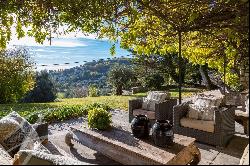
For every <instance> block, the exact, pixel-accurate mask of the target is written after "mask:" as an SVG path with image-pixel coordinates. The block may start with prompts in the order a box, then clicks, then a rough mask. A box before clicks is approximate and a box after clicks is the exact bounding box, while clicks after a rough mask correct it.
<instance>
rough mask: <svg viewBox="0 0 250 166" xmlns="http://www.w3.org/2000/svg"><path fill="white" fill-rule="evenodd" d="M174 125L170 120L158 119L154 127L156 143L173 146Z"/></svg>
mask: <svg viewBox="0 0 250 166" xmlns="http://www.w3.org/2000/svg"><path fill="white" fill-rule="evenodd" d="M172 127H173V126H172V125H171V124H170V122H169V121H168V120H156V122H155V124H154V125H153V127H152V137H153V140H154V143H155V144H156V145H157V146H160V147H166V146H171V145H172V144H173V140H174V132H173V130H172Z"/></svg>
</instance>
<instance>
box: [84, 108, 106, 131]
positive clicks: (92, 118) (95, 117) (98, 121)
mask: <svg viewBox="0 0 250 166" xmlns="http://www.w3.org/2000/svg"><path fill="white" fill-rule="evenodd" d="M110 123H111V114H110V113H109V112H108V111H106V110H105V109H103V108H94V109H92V110H89V112H88V126H89V127H90V128H96V129H99V130H105V129H107V128H108V127H110Z"/></svg>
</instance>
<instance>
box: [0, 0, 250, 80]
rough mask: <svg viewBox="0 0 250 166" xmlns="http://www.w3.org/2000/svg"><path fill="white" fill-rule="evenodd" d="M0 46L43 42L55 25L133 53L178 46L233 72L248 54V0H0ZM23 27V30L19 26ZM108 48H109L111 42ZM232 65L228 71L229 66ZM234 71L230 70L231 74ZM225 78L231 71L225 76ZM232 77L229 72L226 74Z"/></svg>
mask: <svg viewBox="0 0 250 166" xmlns="http://www.w3.org/2000/svg"><path fill="white" fill-rule="evenodd" d="M0 3H1V4H0V6H1V8H0V10H1V11H0V13H1V14H0V29H1V30H0V48H4V47H5V46H6V42H7V41H8V40H10V38H11V26H12V25H15V27H16V31H17V36H18V37H23V36H24V35H29V36H34V37H35V39H36V41H38V42H43V41H44V40H45V39H46V37H49V36H50V33H51V32H56V31H57V32H58V29H59V25H66V26H67V30H66V31H65V33H67V32H68V31H77V30H80V31H82V32H84V33H97V35H98V36H99V37H100V38H102V37H108V38H109V39H110V40H111V41H114V42H116V41H117V40H120V42H121V46H122V47H123V48H126V49H133V50H134V51H135V52H136V53H137V54H146V55H150V54H153V53H154V54H155V53H160V54H164V55H165V54H166V53H169V52H178V35H179V34H182V43H181V44H182V52H183V54H182V55H183V56H184V57H186V58H187V59H189V60H190V61H191V62H193V63H198V64H205V63H207V64H208V65H209V67H213V68H216V69H218V70H219V71H220V72H221V71H222V67H223V64H224V61H225V58H224V57H226V59H227V60H226V62H227V66H226V67H227V69H226V70H227V73H234V72H236V71H234V70H235V69H237V66H238V65H239V63H240V62H242V60H245V59H246V58H248V46H249V41H248V33H249V14H248V13H249V1H248V0H179V1H176V0H158V1H155V0H74V1H70V0H47V1H44V0H31V1H23V0H21V1H20V0H18V1H17V0H11V1H1V2H0ZM23 27H26V29H27V33H26V32H25V31H24V30H23ZM112 50H113V51H112V52H114V49H113V47H112ZM232 70H233V72H232ZM232 77H233V76H232ZM228 78H230V77H228ZM230 79H231V78H230Z"/></svg>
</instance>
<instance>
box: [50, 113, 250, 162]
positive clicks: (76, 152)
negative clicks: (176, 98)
mask: <svg viewBox="0 0 250 166" xmlns="http://www.w3.org/2000/svg"><path fill="white" fill-rule="evenodd" d="M112 115H113V116H112V120H113V124H119V126H121V127H122V128H124V129H128V128H129V127H130V125H129V123H128V112H126V111H120V110H114V111H112ZM79 125H86V119H85V118H78V119H72V120H69V121H65V122H62V123H54V124H51V125H50V126H49V140H50V141H51V142H53V143H54V144H55V145H57V146H58V147H60V148H62V149H63V150H64V151H66V152H67V153H69V154H70V155H71V156H72V157H73V158H76V159H78V160H81V161H84V162H89V163H92V164H101V165H113V164H119V163H117V162H115V161H113V160H111V159H109V158H107V157H106V156H103V155H102V154H100V153H98V152H96V151H94V150H92V149H89V148H88V147H86V146H83V145H80V144H75V146H74V148H73V149H70V148H69V147H68V146H67V145H66V144H65V142H64V136H65V134H66V133H67V131H69V127H70V126H79ZM235 127H236V134H235V135H234V137H233V138H232V140H231V141H230V143H229V144H228V146H227V147H226V148H224V149H220V148H216V147H214V146H210V145H206V144H202V143H199V142H196V143H195V144H196V145H197V147H198V148H199V149H200V152H201V161H200V163H199V165H237V164H239V163H240V159H241V156H242V154H243V152H244V149H245V147H246V146H247V144H248V143H249V137H248V136H246V135H245V134H244V132H243V127H242V126H241V125H240V124H238V123H236V126H235Z"/></svg>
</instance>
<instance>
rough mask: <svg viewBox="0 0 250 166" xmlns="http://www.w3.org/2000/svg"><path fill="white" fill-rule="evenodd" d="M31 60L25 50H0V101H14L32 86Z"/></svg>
mask: <svg viewBox="0 0 250 166" xmlns="http://www.w3.org/2000/svg"><path fill="white" fill-rule="evenodd" d="M33 76H34V72H33V62H32V61H31V60H30V58H29V55H28V52H27V50H25V49H21V48H20V49H10V50H8V51H0V103H10V102H16V101H18V100H19V99H21V98H22V97H24V95H25V93H26V92H28V91H29V90H30V89H32V88H33V85H34V80H33Z"/></svg>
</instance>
